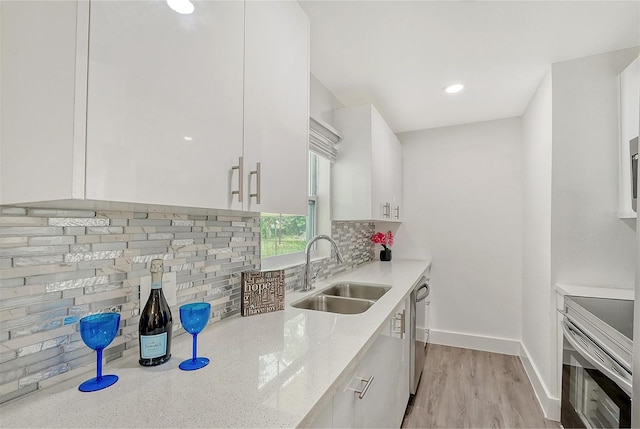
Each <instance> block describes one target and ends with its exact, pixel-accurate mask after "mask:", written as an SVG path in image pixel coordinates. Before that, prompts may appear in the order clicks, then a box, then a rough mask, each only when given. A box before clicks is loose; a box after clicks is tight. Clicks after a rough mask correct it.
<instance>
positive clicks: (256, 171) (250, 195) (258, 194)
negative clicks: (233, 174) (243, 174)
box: [249, 162, 262, 204]
mask: <svg viewBox="0 0 640 429" xmlns="http://www.w3.org/2000/svg"><path fill="white" fill-rule="evenodd" d="M252 174H255V175H256V193H255V194H251V193H250V194H249V199H251V197H256V204H260V176H261V175H262V172H261V167H260V163H259V162H257V163H256V169H255V170H251V171H250V172H249V176H251V175H252Z"/></svg>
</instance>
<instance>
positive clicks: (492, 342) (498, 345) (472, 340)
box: [429, 329, 560, 421]
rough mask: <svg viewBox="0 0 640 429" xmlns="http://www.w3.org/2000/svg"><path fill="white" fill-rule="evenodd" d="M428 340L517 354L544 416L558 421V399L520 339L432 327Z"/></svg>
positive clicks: (442, 343)
mask: <svg viewBox="0 0 640 429" xmlns="http://www.w3.org/2000/svg"><path fill="white" fill-rule="evenodd" d="M429 341H430V342H431V343H433V344H441V345H445V346H452V347H461V348H464V349H472V350H480V351H484V352H492V353H501V354H505V355H511V356H518V357H519V358H520V361H521V362H522V366H523V367H524V370H525V372H526V373H527V376H528V377H529V381H530V382H531V385H532V387H533V391H534V393H535V395H536V398H537V399H538V403H539V404H540V407H541V408H542V411H543V413H544V416H545V418H547V419H549V420H555V421H560V400H559V399H557V398H552V397H551V396H549V393H548V391H547V388H546V385H545V384H544V382H543V381H542V378H541V377H540V375H539V373H538V370H537V368H536V367H535V365H534V363H533V362H532V361H531V359H530V358H529V353H528V352H527V349H526V348H525V347H524V346H523V345H522V343H521V342H520V341H517V340H510V339H506V338H493V337H481V336H478V335H469V334H461V333H458V332H447V331H436V330H434V329H432V330H431V332H430V335H429Z"/></svg>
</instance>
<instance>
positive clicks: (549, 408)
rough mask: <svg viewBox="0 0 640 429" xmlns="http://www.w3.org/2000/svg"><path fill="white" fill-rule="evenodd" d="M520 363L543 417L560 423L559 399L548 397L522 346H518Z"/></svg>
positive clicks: (538, 374)
mask: <svg viewBox="0 0 640 429" xmlns="http://www.w3.org/2000/svg"><path fill="white" fill-rule="evenodd" d="M520 361H521V362H522V366H523V367H524V370H525V372H526V373H527V376H528V377H529V381H530V382H531V386H533V392H534V393H535V394H536V398H538V403H539V404H540V407H541V408H542V411H543V412H544V416H545V417H546V418H547V419H549V420H555V421H557V422H559V421H560V399H559V398H553V397H551V395H549V391H548V389H547V386H546V385H545V383H544V382H543V381H542V377H540V373H539V371H538V368H537V367H536V365H535V363H534V362H533V361H532V360H531V359H530V358H529V352H528V351H527V348H526V347H525V346H524V344H520Z"/></svg>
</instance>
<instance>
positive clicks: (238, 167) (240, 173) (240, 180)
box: [231, 156, 244, 203]
mask: <svg viewBox="0 0 640 429" xmlns="http://www.w3.org/2000/svg"><path fill="white" fill-rule="evenodd" d="M231 170H238V190H237V191H231V195H232V196H233V195H237V196H238V202H239V203H241V202H242V189H243V188H244V184H243V180H244V157H242V156H241V157H238V165H234V166H232V167H231Z"/></svg>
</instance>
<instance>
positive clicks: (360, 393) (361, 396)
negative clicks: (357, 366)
mask: <svg viewBox="0 0 640 429" xmlns="http://www.w3.org/2000/svg"><path fill="white" fill-rule="evenodd" d="M360 380H362V381H366V384H365V385H364V387H363V388H362V390H354V392H356V393H357V394H358V398H360V399H362V398H364V395H366V394H367V390H369V386H371V383H373V375H372V376H371V377H369V379H368V380H367V379H365V378H361V379H360Z"/></svg>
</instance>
